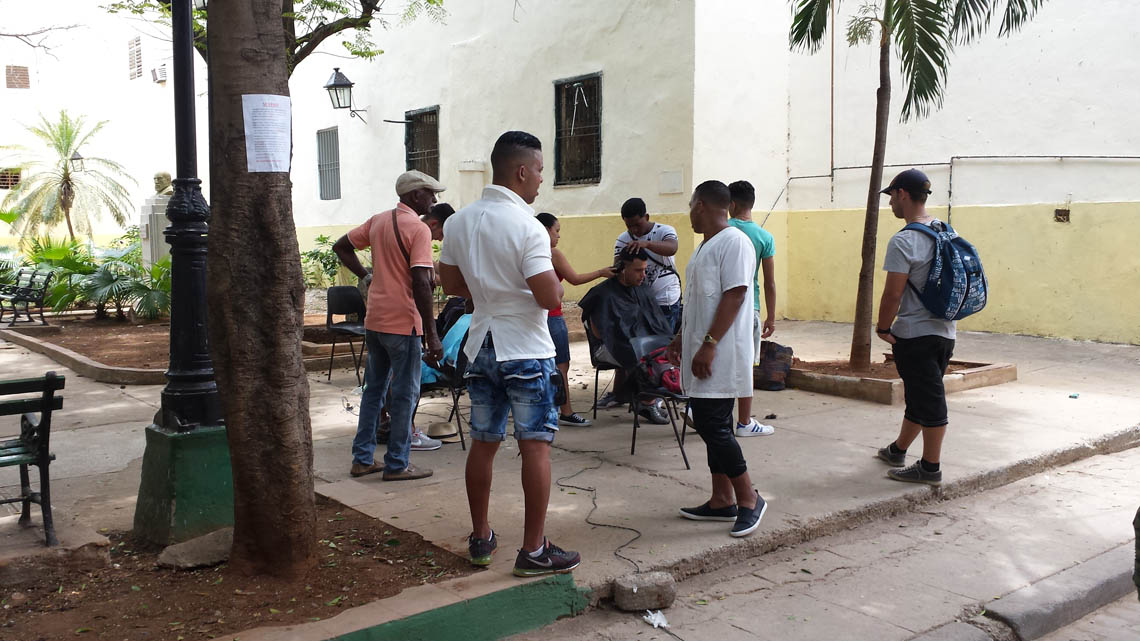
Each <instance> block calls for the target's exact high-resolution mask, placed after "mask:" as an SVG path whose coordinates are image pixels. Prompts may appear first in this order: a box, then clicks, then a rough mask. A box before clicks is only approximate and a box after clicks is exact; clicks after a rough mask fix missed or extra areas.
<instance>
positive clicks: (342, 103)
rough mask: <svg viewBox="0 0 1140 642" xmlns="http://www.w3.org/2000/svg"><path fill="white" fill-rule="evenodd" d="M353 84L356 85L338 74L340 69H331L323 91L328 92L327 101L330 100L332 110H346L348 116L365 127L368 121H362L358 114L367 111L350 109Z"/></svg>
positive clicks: (346, 77) (362, 118)
mask: <svg viewBox="0 0 1140 642" xmlns="http://www.w3.org/2000/svg"><path fill="white" fill-rule="evenodd" d="M354 84H356V83H354V82H352V81H351V80H349V79H348V76H345V75H344V74H342V73H340V67H333V73H332V76H330V77H329V81H328V82H327V83H325V89H327V90H328V91H329V99H330V100H332V106H333V109H347V110H348V115H349V116H355V117H357V118H359V119H360V120H361V122H363V123H364V124H365V125H367V124H368V121H366V120H364V117H363V116H361V115H360V113H361V112H365V111H368V110H367V109H353V108H352V86H353V85H354Z"/></svg>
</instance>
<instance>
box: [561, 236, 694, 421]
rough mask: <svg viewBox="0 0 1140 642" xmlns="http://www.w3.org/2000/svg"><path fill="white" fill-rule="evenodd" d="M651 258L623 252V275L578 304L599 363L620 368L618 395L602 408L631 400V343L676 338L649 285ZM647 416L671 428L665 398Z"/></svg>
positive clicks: (616, 383) (600, 403) (613, 394)
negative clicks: (658, 337)
mask: <svg viewBox="0 0 1140 642" xmlns="http://www.w3.org/2000/svg"><path fill="white" fill-rule="evenodd" d="M648 262H649V255H648V254H647V253H646V252H645V250H644V249H640V248H638V249H636V250H633V251H625V250H623V251H622V252H621V253H619V254H618V257H617V262H616V264H615V265H614V269H615V270H616V271H617V274H615V275H614V276H612V277H610V278H608V279H606V280H605V281H602V282H601V283H599V284H598V285H596V286H594V287H593V288H591V289H590V291H589V292H587V293H586V296H584V297H582V300H581V301H579V302H578V307H580V308H581V309H582V321H583V322H584V323H585V324H586V325H587V327H588V328H589V332H590V333H591V334H592V335H593V336H592V337H591V340H590V345H591V349H592V350H593V352H594V354H593V357H594V361H595V362H597V363H609V364H612V365H615V366H618V369H617V370H615V372H614V389H613V392H610V393H607V394H606V395H605V396H603V397H602V398H601V399H599V400H598V407H599V408H611V407H614V406H620V405H622V404H628V403H629V402H630V398H629V394H630V386H629V380H630V377H632V376H633V371H634V369H635V368H637V367H638V360H637V357H636V356H634V353H633V346H632V345H631V343H630V339H632V338H634V337H645V336H652V335H664V336H672V327H671V326H670V324H669V320H668V319H667V318H666V317H665V314H664V313H663V312H662V311H661V306H660V305H658V304H657V299H656V297H655V296H654V294H653V291H652V289H651V288H650V287H649V286H647V285H644V281H645V270H646V266H647V265H648ZM641 413H642V416H644V417H645V418H646V419H647V420H649V421H650V422H651V423H655V424H667V423H669V419H668V417H666V416H665V408H664V404H663V403H662V402H661V400H660V399H658V400H656V401H654V402H652V403H647V404H646V405H645V406H644V407H643V408H642V411H641Z"/></svg>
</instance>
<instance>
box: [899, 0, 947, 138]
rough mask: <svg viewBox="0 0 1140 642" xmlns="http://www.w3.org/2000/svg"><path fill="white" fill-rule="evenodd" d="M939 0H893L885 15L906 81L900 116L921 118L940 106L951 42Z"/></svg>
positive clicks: (907, 118) (905, 119) (903, 117)
mask: <svg viewBox="0 0 1140 642" xmlns="http://www.w3.org/2000/svg"><path fill="white" fill-rule="evenodd" d="M942 9H943V7H942V4H941V0H894V1H893V2H892V4H891V7H890V11H891V13H890V14H889V15H888V16H887V19H888V21H889V23H890V27H891V33H892V35H893V36H894V40H895V45H896V46H897V47H898V53H899V60H900V61H901V62H902V74H903V79H904V81H905V83H906V98H905V99H904V100H903V107H902V119H903V121H907V120H910V119H911V118H912V117H915V116H917V117H919V118H922V117H925V116H926V115H927V114H929V113H930V109H931V107H935V108H937V107H941V106H942V90H943V87H944V85H945V82H946V69H947V56H948V55H949V53H950V49H951V47H952V43H951V42H950V40H949V29H948V27H949V23H948V22H947V17H946V16H945V15H944V14H943V12H942Z"/></svg>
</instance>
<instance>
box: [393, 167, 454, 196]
mask: <svg viewBox="0 0 1140 642" xmlns="http://www.w3.org/2000/svg"><path fill="white" fill-rule="evenodd" d="M424 187H426V188H428V189H430V190H431V191H433V192H442V191H444V190H446V189H447V188H446V187H444V186H443V185H440V183H439V181H437V180H435V179H434V178H432V177H431V176H428V175H427V174H425V173H423V172H421V171H419V170H415V169H413V170H410V171H407V172H404V173H403V174H400V177H399V178H397V179H396V196H403V195H404V194H407V193H408V192H411V191H415V190H417V189H421V188H424Z"/></svg>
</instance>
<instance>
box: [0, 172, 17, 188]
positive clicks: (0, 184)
mask: <svg viewBox="0 0 1140 642" xmlns="http://www.w3.org/2000/svg"><path fill="white" fill-rule="evenodd" d="M19 184H20V170H18V169H0V189H12V188H13V187H15V186H17V185H19Z"/></svg>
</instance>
